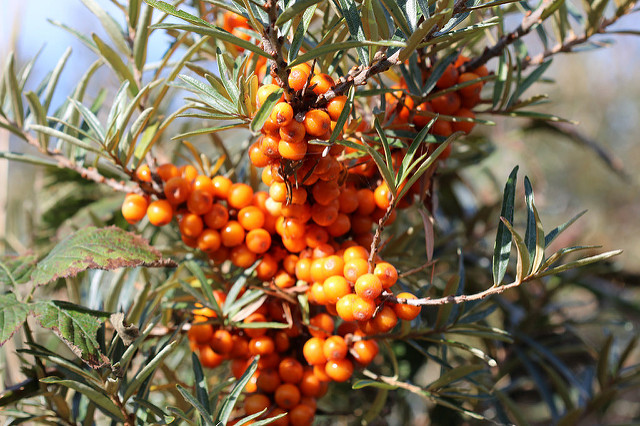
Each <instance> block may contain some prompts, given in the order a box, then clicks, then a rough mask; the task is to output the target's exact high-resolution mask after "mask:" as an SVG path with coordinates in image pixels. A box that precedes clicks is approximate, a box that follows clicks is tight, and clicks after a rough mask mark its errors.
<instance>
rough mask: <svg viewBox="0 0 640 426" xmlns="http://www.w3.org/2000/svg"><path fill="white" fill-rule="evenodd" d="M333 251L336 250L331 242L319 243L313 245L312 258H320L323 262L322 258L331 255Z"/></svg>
mask: <svg viewBox="0 0 640 426" xmlns="http://www.w3.org/2000/svg"><path fill="white" fill-rule="evenodd" d="M335 252H336V249H335V248H334V247H333V246H332V245H331V244H327V243H323V244H320V245H319V246H317V247H314V249H313V258H314V259H322V260H323V262H324V259H325V258H326V257H328V256H331V255H332V254H334V253H335ZM323 265H324V264H323Z"/></svg>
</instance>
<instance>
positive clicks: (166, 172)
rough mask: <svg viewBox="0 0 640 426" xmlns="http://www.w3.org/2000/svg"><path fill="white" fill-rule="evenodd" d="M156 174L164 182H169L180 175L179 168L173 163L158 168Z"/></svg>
mask: <svg viewBox="0 0 640 426" xmlns="http://www.w3.org/2000/svg"><path fill="white" fill-rule="evenodd" d="M156 172H157V173H158V176H160V179H162V181H163V182H167V181H168V180H169V179H171V178H173V177H176V176H179V175H180V173H179V172H178V168H177V167H176V166H174V165H173V164H171V163H168V164H162V165H160V166H158V170H156Z"/></svg>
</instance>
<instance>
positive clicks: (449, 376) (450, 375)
mask: <svg viewBox="0 0 640 426" xmlns="http://www.w3.org/2000/svg"><path fill="white" fill-rule="evenodd" d="M484 368H485V366H484V365H482V364H469V365H461V366H460V367H456V368H454V369H452V370H449V371H447V372H446V373H444V374H443V375H441V376H440V377H439V378H438V379H437V380H435V381H434V382H431V383H430V384H429V386H427V391H430V392H433V391H436V390H438V389H441V388H443V387H445V386H447V385H448V384H450V383H453V382H455V381H457V380H460V379H464V378H465V377H468V376H470V375H471V374H473V373H475V372H476V371H478V370H482V369H484Z"/></svg>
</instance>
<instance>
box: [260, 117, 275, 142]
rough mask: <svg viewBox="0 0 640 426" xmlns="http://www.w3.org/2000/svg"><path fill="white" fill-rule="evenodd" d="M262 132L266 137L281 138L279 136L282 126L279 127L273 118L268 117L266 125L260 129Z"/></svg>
mask: <svg viewBox="0 0 640 426" xmlns="http://www.w3.org/2000/svg"><path fill="white" fill-rule="evenodd" d="M260 130H261V131H262V133H264V134H265V135H269V136H275V137H278V138H280V136H279V132H280V126H278V123H276V122H275V121H273V120H272V119H271V116H269V117H267V121H265V122H264V125H263V126H262V129H260Z"/></svg>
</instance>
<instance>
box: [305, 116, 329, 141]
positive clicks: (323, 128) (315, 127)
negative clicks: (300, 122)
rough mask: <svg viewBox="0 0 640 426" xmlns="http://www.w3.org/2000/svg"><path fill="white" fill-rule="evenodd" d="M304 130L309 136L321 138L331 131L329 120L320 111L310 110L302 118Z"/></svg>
mask: <svg viewBox="0 0 640 426" xmlns="http://www.w3.org/2000/svg"><path fill="white" fill-rule="evenodd" d="M304 128H305V130H306V132H307V133H308V134H309V135H311V136H316V137H320V136H323V135H325V134H326V133H327V132H330V131H331V118H330V117H329V114H327V113H326V112H324V111H322V110H319V109H312V110H310V111H308V112H307V113H306V114H305V116H304Z"/></svg>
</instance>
